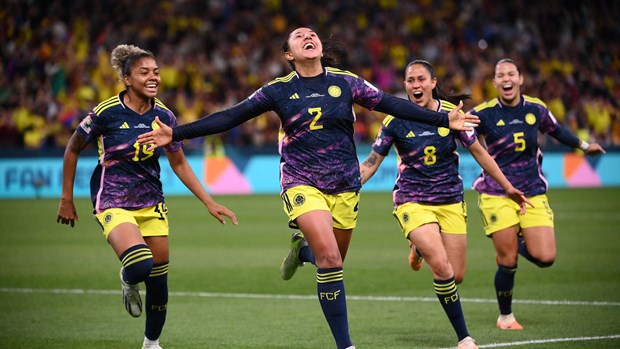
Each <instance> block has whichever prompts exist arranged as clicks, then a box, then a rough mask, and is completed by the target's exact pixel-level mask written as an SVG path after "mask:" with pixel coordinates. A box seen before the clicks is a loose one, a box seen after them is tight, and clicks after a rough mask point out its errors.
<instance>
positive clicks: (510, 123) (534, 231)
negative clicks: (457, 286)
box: [472, 58, 605, 330]
mask: <svg viewBox="0 0 620 349" xmlns="http://www.w3.org/2000/svg"><path fill="white" fill-rule="evenodd" d="M523 80H524V77H523V75H522V74H521V72H520V70H519V68H518V66H517V64H516V63H515V61H513V60H512V59H509V58H505V59H502V60H500V61H499V62H497V64H496V65H495V76H494V78H493V86H495V88H496V89H497V91H498V92H499V97H498V98H494V99H492V100H490V101H488V102H485V103H482V104H480V105H478V106H476V107H475V108H474V110H473V111H472V113H473V114H476V115H478V116H480V120H481V123H480V126H479V127H478V130H477V131H478V134H479V136H481V137H483V140H484V142H485V143H486V146H487V149H488V151H489V154H491V156H492V157H493V158H494V159H495V161H496V162H497V164H498V165H499V167H500V168H501V170H502V172H503V173H504V174H505V175H506V177H507V178H508V180H509V181H510V182H511V183H513V184H514V185H515V186H516V187H517V188H518V189H519V190H521V191H523V193H525V196H526V197H527V198H528V199H529V200H530V201H531V202H532V203H533V205H534V208H532V209H528V210H527V212H526V213H525V214H524V215H520V214H519V207H518V206H517V205H515V203H513V202H512V201H510V200H509V199H508V198H506V197H505V196H504V195H503V188H502V187H501V186H500V184H499V183H498V182H497V181H496V180H495V179H494V178H492V177H490V176H489V173H488V172H486V171H485V172H483V173H482V174H481V175H480V177H478V178H477V179H476V181H475V182H474V185H473V187H474V189H475V190H476V191H478V193H479V197H478V207H479V209H480V213H481V215H482V222H483V225H484V229H485V233H486V235H487V236H490V237H491V239H492V241H493V246H494V247H495V253H496V255H497V258H496V262H497V271H496V273H495V291H496V296H497V302H498V304H499V313H500V315H499V318H498V319H497V327H498V328H500V329H504V330H521V329H523V326H521V324H519V323H518V322H517V320H516V318H515V316H514V315H513V313H512V291H513V287H514V279H515V273H516V271H517V256H518V254H521V255H522V256H523V257H524V258H526V259H527V260H529V261H531V262H532V263H534V264H536V265H537V266H539V267H541V268H546V267H550V266H551V265H552V264H553V262H554V261H555V258H556V242H555V230H554V228H553V211H552V210H551V206H550V204H549V200H548V199H547V196H546V193H547V181H546V179H545V177H544V175H543V173H542V152H541V151H540V148H539V147H538V131H540V132H542V133H546V134H549V135H550V136H552V137H554V138H555V139H557V140H558V141H560V142H561V143H563V144H566V145H568V146H570V147H572V148H579V149H581V150H583V151H584V152H585V153H586V154H588V155H596V154H603V153H605V150H603V148H601V146H600V145H598V144H588V143H587V142H585V141H582V140H580V139H579V138H577V137H576V136H575V135H574V134H573V133H572V132H570V131H569V130H568V129H567V128H565V127H562V125H560V124H559V123H558V122H557V121H556V119H555V118H554V117H553V114H551V112H550V111H549V109H547V107H546V105H545V103H543V102H542V101H541V100H539V99H538V98H534V97H530V96H526V95H522V94H521V86H522V85H523Z"/></svg>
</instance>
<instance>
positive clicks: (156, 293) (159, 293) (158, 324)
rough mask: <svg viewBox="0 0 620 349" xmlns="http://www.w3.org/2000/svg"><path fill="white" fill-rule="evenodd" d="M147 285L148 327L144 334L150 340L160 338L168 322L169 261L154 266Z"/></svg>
mask: <svg viewBox="0 0 620 349" xmlns="http://www.w3.org/2000/svg"><path fill="white" fill-rule="evenodd" d="M144 284H145V285H146V302H145V306H144V310H145V312H146V329H145V331H144V335H145V336H146V338H148V339H150V340H156V339H159V336H160V335H161V331H162V329H163V328H164V323H165V322H166V312H167V307H168V263H165V264H160V265H156V266H155V267H153V271H152V272H151V275H150V276H149V277H148V279H146V281H144Z"/></svg>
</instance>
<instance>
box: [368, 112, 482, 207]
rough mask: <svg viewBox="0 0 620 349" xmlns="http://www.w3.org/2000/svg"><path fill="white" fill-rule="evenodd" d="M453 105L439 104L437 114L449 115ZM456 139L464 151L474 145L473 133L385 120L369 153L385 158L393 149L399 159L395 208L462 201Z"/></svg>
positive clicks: (405, 121)
mask: <svg viewBox="0 0 620 349" xmlns="http://www.w3.org/2000/svg"><path fill="white" fill-rule="evenodd" d="M454 108H455V105H454V104H452V103H450V102H447V101H444V100H440V101H439V107H438V110H437V111H438V112H440V113H446V114H447V113H449V112H450V111H451V110H453V109H454ZM456 139H458V140H459V141H460V142H461V144H463V145H464V146H465V147H468V146H470V145H471V144H473V143H474V142H475V141H476V133H475V132H473V131H472V132H464V131H463V132H457V131H452V130H450V129H448V128H445V127H437V126H430V125H427V124H422V123H419V122H414V121H407V120H402V119H397V118H394V117H393V116H387V117H386V118H385V119H384V120H383V125H382V126H381V130H380V131H379V134H378V135H377V138H376V139H375V142H374V143H373V145H372V150H374V151H375V152H377V153H378V154H380V155H382V156H387V155H388V153H389V151H390V148H391V146H392V145H394V147H395V148H396V152H397V153H398V156H399V162H398V178H397V179H396V185H395V186H394V192H393V194H392V196H393V199H394V205H396V206H398V205H402V204H404V203H407V202H416V203H421V204H430V205H444V204H453V203H457V202H462V201H463V181H462V179H461V177H460V176H459V154H458V153H457V151H456Z"/></svg>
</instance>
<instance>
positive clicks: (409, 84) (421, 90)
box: [405, 64, 437, 109]
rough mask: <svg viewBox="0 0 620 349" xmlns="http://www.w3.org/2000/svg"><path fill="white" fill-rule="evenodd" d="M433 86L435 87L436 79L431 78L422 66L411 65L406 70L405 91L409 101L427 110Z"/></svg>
mask: <svg viewBox="0 0 620 349" xmlns="http://www.w3.org/2000/svg"><path fill="white" fill-rule="evenodd" d="M435 86H437V78H432V77H431V73H430V72H429V71H428V69H426V67H424V66H423V65H422V64H412V65H410V66H409V67H408V68H407V71H406V72H405V90H406V91H407V96H409V100H410V101H412V102H413V103H415V104H417V105H419V106H421V107H424V108H428V107H429V104H430V103H431V101H432V100H433V89H434V88H435ZM429 109H432V108H429Z"/></svg>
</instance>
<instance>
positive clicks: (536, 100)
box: [523, 95, 547, 108]
mask: <svg viewBox="0 0 620 349" xmlns="http://www.w3.org/2000/svg"><path fill="white" fill-rule="evenodd" d="M523 100H524V103H526V104H528V103H529V104H535V105H539V106H542V107H544V108H547V104H546V103H545V102H543V101H542V100H541V99H540V98H536V97H532V96H527V95H523Z"/></svg>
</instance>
